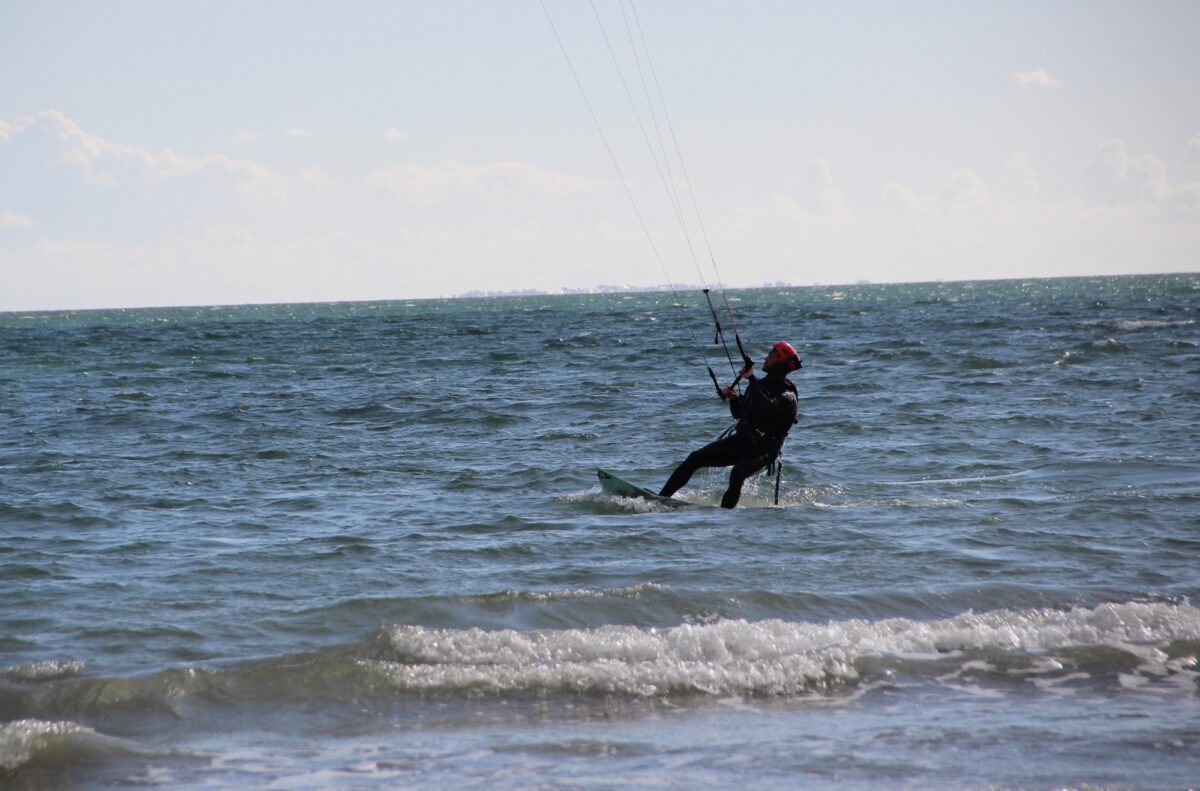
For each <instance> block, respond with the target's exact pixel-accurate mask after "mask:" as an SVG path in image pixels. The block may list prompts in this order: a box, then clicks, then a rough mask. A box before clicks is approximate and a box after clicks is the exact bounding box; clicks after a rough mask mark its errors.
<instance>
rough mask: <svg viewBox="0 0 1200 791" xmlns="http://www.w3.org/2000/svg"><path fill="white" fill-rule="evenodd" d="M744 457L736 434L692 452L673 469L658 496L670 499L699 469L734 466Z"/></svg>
mask: <svg viewBox="0 0 1200 791" xmlns="http://www.w3.org/2000/svg"><path fill="white" fill-rule="evenodd" d="M744 455H745V449H744V447H743V444H742V440H741V439H739V437H738V436H737V435H736V434H733V435H731V436H728V437H724V438H723V439H718V440H715V441H713V442H710V443H708V444H707V445H705V446H704V447H703V448H700V449H699V450H696V451H692V453H690V454H689V455H688V457H687V458H686V459H684V460H683V463H682V464H680V465H679V466H678V467H676V468H675V472H673V473H671V477H670V478H668V479H667V482H666V483H665V484H663V488H662V491H661V492H659V495H660V496H662V497H670V496H671V495H673V494H675V492H677V491H679V490H680V489H682V488H683V487H684V485H686V484H687V482H688V481H689V480H691V478H692V475H693V474H694V473H695V472H696V470H698V469H700V468H701V467H728V466H729V465H731V464H736V463H737V462H738V460H739V459H740V458H742V457H743V456H744Z"/></svg>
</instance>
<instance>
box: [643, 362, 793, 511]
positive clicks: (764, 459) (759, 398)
mask: <svg viewBox="0 0 1200 791" xmlns="http://www.w3.org/2000/svg"><path fill="white" fill-rule="evenodd" d="M800 367H802V366H801V364H800V355H799V354H797V353H796V350H795V349H794V348H793V347H792V345H791V344H790V343H787V342H786V341H779V342H778V343H776V344H775V345H774V346H772V347H771V351H770V352H769V353H768V354H767V359H766V360H765V361H763V371H764V372H765V373H766V375H767V376H766V378H765V379H759V378H758V377H757V376H754V375H753V374H752V373H750V372H751V370H753V368H754V363H753V362H750V361H749V360H747V362H746V367H745V368H743V369H742V373H741V376H745V377H748V379H747V381H748V385H747V387H746V393H745V395H741V396H739V395H738V394H737V391H735V390H734V389H733V385H730V386H729V387H726V388H724V389H723V390H722V391H721V395H722V397H723V398H727V399H729V412H730V413H731V414H732V415H733V417H734V418H735V419H736V420H737V421H738V423H737V427H736V428H735V429H734V432H733V433H732V434H730V435H729V436H723V437H721V438H720V439H718V440H716V441H715V442H710V443H709V444H707V445H705V446H704V447H703V448H700V450H697V451H694V452H693V453H692V454H691V455H689V456H688V457H687V458H686V459H685V460H684V462H683V463H682V464H680V465H679V466H678V467H677V468H676V469H675V472H673V473H671V477H670V478H668V479H667V482H666V483H665V484H664V485H663V488H662V491H661V492H659V494H660V495H662V496H663V497H670V496H671V495H673V494H675V492H677V491H679V490H680V489H681V488H683V486H684V484H686V483H687V482H688V480H690V479H691V477H692V474H693V473H695V472H696V470H698V469H700V468H701V467H729V466H732V467H733V469H732V470H730V471H729V488H728V489H726V490H725V496H724V497H722V498H721V507H722V508H733V507H734V506H736V505H737V503H738V499H739V498H740V497H741V496H742V484H743V483H745V482H746V479H747V478H749V477H750V476H751V475H754V474H755V473H756V472H758V471H760V470H764V469H766V468H767V467H768V466H770V464H771V463H772V462H774V461H775V459H777V458H778V457H779V451H780V450H782V449H783V440H784V438H785V437H787V433H788V429H790V428H791V427H792V424H794V423H795V422H796V386H795V385H794V384H792V382H791V380H789V379H788V378H787V375H788V374H789V373H791V372H792V371H795V370H797V369H799V368H800Z"/></svg>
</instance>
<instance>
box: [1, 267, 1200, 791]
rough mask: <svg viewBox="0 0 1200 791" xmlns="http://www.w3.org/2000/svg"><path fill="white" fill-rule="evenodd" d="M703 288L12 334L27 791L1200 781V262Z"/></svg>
mask: <svg viewBox="0 0 1200 791" xmlns="http://www.w3.org/2000/svg"><path fill="white" fill-rule="evenodd" d="M680 296H681V298H682V299H683V300H684V302H685V303H686V304H684V305H682V306H680V305H676V304H674V300H673V298H672V297H671V296H670V295H663V294H636V295H633V294H631V295H600V296H564V297H523V298H503V299H481V300H447V301H419V302H411V303H405V302H388V303H356V304H329V305H291V306H249V307H233V308H207V307H205V308H190V309H162V310H131V311H103V312H79V313H36V314H19V313H9V314H0V785H4V786H12V787H15V788H43V787H57V786H62V785H66V786H71V787H81V788H91V787H104V788H110V787H145V786H146V785H151V786H153V785H162V786H166V787H232V786H256V785H271V786H272V787H279V788H310V787H347V786H350V787H353V786H359V785H384V784H386V785H400V786H412V787H429V786H434V785H446V786H447V787H467V786H478V787H488V788H493V787H500V788H516V787H528V786H532V785H539V784H544V785H546V786H550V787H558V786H569V787H611V786H618V785H621V786H625V785H659V786H668V787H695V786H698V785H701V786H726V785H731V784H733V783H743V784H749V785H752V786H755V787H779V788H795V787H809V788H923V789H924V788H964V787H979V788H982V787H994V788H1014V789H1015V788H1078V787H1082V786H1085V785H1086V786H1093V787H1134V788H1163V789H1167V788H1185V787H1189V786H1193V787H1194V786H1195V785H1196V784H1197V782H1198V781H1200V681H1198V679H1200V666H1198V664H1197V659H1196V657H1197V656H1200V608H1197V606H1196V605H1195V604H1193V602H1194V601H1195V600H1196V597H1197V595H1198V594H1200V441H1198V440H1197V437H1198V436H1200V431H1198V429H1197V427H1198V426H1200V324H1198V320H1200V275H1165V276H1156V277H1127V278H1091V279H1063V280H1039V281H1006V282H987V283H954V284H921V285H897V286H858V287H840V288H812V289H788V290H752V291H738V292H731V293H730V298H731V301H732V305H733V307H734V310H735V311H736V313H737V319H738V324H739V328H740V329H741V332H742V335H743V337H744V338H746V339H747V341H748V343H749V344H750V345H751V347H752V349H753V351H754V354H755V356H756V357H759V358H761V357H762V356H763V355H764V354H765V351H766V349H767V347H768V345H769V343H770V342H772V341H774V340H777V339H779V338H785V339H788V340H790V341H792V342H793V343H794V344H795V345H796V346H797V348H799V349H800V350H801V353H802V354H803V356H804V360H805V367H804V370H803V371H801V372H798V373H797V374H794V375H793V377H794V379H795V381H796V382H797V384H798V385H799V387H800V392H801V401H800V410H801V420H800V424H799V425H798V426H797V427H796V428H795V429H794V430H793V432H792V435H791V437H790V438H789V440H788V444H787V447H786V450H785V467H784V472H783V479H782V485H781V502H780V504H779V506H775V505H774V504H773V495H774V480H773V479H772V480H766V479H756V480H755V481H753V482H752V483H751V484H749V485H748V487H747V490H746V493H745V495H744V497H743V500H742V503H743V506H744V507H742V508H739V509H737V510H736V511H732V512H730V511H724V510H722V509H719V508H711V507H697V508H689V509H683V510H679V509H668V510H662V509H661V508H659V507H657V506H654V505H653V504H650V503H647V502H644V501H636V500H623V499H618V498H612V497H608V496H605V495H603V494H601V493H600V490H599V487H598V486H597V485H596V479H595V472H594V470H595V468H597V467H603V468H607V469H613V470H616V471H618V472H620V473H621V474H623V475H625V476H626V477H628V478H630V479H632V480H635V481H638V482H641V483H645V484H647V485H650V486H653V487H655V488H657V486H659V485H661V483H662V481H663V480H664V479H665V478H666V476H667V475H668V474H669V472H670V471H671V469H672V468H673V466H674V465H675V464H676V463H677V462H678V461H679V460H680V459H682V458H683V456H685V455H686V454H687V453H688V451H690V450H691V449H693V448H695V447H697V446H699V445H700V444H702V443H704V442H707V441H708V440H710V439H712V438H714V437H715V436H716V435H717V434H719V433H720V432H721V431H722V430H723V429H724V428H726V426H727V425H728V419H727V412H726V410H725V407H724V405H723V404H722V403H721V402H720V401H719V400H718V399H717V398H716V397H715V395H714V394H713V391H712V385H711V382H710V381H709V379H708V374H707V371H706V370H705V368H704V365H705V362H706V361H707V362H710V363H712V364H713V365H714V367H717V370H718V371H719V372H720V374H721V375H722V376H729V377H730V378H732V376H731V374H730V373H729V366H728V364H727V363H725V362H724V358H723V356H722V355H721V354H720V353H719V351H718V350H717V349H716V348H715V347H711V346H709V345H708V341H710V340H711V336H712V330H711V327H710V325H708V324H706V323H705V322H706V316H707V308H706V307H704V305H703V302H702V298H701V297H700V296H699V295H692V294H686V295H683V294H681V295H680ZM698 344H699V345H698ZM718 362H720V363H721V365H722V366H723V367H718V366H717V363H718ZM723 488H724V478H723V474H722V473H721V472H720V471H712V472H703V473H701V474H699V475H697V476H696V478H694V479H693V481H692V484H691V485H690V486H689V487H688V488H687V489H685V490H684V491H683V492H681V496H682V497H684V498H686V499H688V500H689V501H691V502H693V503H696V504H698V505H701V506H703V505H713V504H715V503H716V502H718V501H719V499H720V494H721V491H722V490H723Z"/></svg>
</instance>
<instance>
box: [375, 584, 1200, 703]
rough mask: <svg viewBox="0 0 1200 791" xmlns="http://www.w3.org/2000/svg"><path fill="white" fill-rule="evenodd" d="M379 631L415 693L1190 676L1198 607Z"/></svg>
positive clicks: (389, 665) (812, 687) (781, 691)
mask: <svg viewBox="0 0 1200 791" xmlns="http://www.w3.org/2000/svg"><path fill="white" fill-rule="evenodd" d="M382 637H383V638H384V640H385V642H386V644H387V646H388V648H389V650H390V651H392V652H394V654H395V656H394V657H386V656H385V657H384V658H383V659H370V660H368V659H364V660H360V663H361V664H362V665H363V666H364V667H369V668H371V669H373V670H375V671H377V672H380V673H382V674H384V675H385V676H386V678H387V679H388V681H389V682H390V683H391V684H393V685H394V686H396V687H398V688H401V689H404V690H409V691H454V690H460V691H461V690H474V691H482V692H487V691H492V692H505V691H520V690H558V691H565V692H588V693H625V694H634V695H647V696H649V695H664V694H671V693H680V692H691V693H702V694H713V695H723V694H765V695H792V694H803V693H811V692H814V691H817V690H821V689H824V688H827V687H830V686H835V685H844V684H848V683H851V682H854V681H857V680H859V678H860V673H861V672H862V670H861V668H860V665H859V661H860V660H863V659H866V658H870V657H893V658H898V659H902V660H905V661H910V662H911V661H921V660H924V659H941V658H944V657H946V656H947V655H954V654H956V653H961V652H977V651H999V652H1003V653H1025V654H1047V653H1050V654H1052V653H1056V652H1060V651H1062V650H1063V649H1070V648H1087V647H1108V648H1114V649H1117V650H1119V651H1122V652H1123V653H1125V654H1126V655H1129V656H1132V657H1134V658H1135V659H1136V660H1137V662H1138V663H1139V664H1140V665H1141V666H1143V667H1145V668H1146V672H1148V673H1150V674H1151V675H1160V676H1161V675H1163V674H1167V675H1170V674H1172V673H1174V674H1176V675H1178V674H1180V673H1184V674H1185V675H1187V676H1188V677H1189V678H1192V677H1194V676H1195V674H1194V673H1193V672H1192V669H1194V668H1195V664H1196V663H1195V660H1194V658H1191V657H1188V658H1185V659H1184V660H1182V661H1180V660H1179V659H1178V658H1176V659H1175V660H1169V657H1168V654H1167V653H1166V649H1167V648H1168V646H1169V644H1170V643H1172V642H1174V641H1180V640H1188V641H1194V640H1200V609H1197V608H1195V607H1192V606H1190V605H1188V604H1168V603H1136V602H1135V603H1126V604H1103V605H1100V606H1098V607H1096V608H1093V609H1086V608H1075V609H1070V610H1052V609H1037V610H1022V611H1014V610H995V611H991V612H986V613H974V612H967V613H963V614H961V615H958V616H955V617H953V618H946V619H942V620H937V621H917V620H911V619H907V618H891V619H887V620H882V621H866V620H857V619H856V620H847V621H830V622H827V623H824V624H821V623H804V622H791V621H783V620H766V621H758V622H747V621H744V620H721V621H717V622H714V623H710V624H684V625H681V626H675V627H671V628H663V629H659V628H650V627H637V626H603V627H599V628H594V629H567V630H547V631H538V632H518V631H514V630H511V629H505V630H498V631H485V630H482V629H466V630H458V629H430V628H426V627H420V626H394V627H389V628H387V629H385V630H384V632H383V634H382ZM1182 688H1184V689H1188V688H1189V687H1188V685H1187V684H1186V683H1185V684H1183V685H1182Z"/></svg>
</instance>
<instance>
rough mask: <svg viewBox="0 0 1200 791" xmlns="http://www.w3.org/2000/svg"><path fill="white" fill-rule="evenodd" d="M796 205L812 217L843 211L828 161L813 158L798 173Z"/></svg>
mask: <svg viewBox="0 0 1200 791" xmlns="http://www.w3.org/2000/svg"><path fill="white" fill-rule="evenodd" d="M796 205H797V207H798V208H800V209H801V210H802V211H804V212H806V213H808V214H811V215H813V216H814V217H829V216H839V215H842V214H844V213H845V211H846V206H845V201H844V200H843V198H842V192H841V190H840V189H838V186H837V184H836V183H834V180H833V176H832V174H831V173H830V170H829V163H828V162H826V161H825V160H824V159H820V158H817V159H814V160H812V161H810V162H809V163H808V165H806V166H805V168H804V170H803V171H802V172H801V173H800V179H799V182H798V183H797V185H796Z"/></svg>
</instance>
